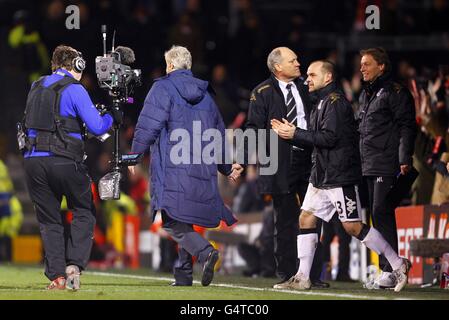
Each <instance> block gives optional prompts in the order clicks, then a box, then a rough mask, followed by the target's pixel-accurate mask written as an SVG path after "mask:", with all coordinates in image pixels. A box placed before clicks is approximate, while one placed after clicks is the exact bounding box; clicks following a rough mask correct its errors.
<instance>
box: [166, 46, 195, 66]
mask: <svg viewBox="0 0 449 320" xmlns="http://www.w3.org/2000/svg"><path fill="white" fill-rule="evenodd" d="M164 57H165V61H166V62H167V63H171V64H172V65H173V67H174V70H178V69H187V70H190V69H191V68H192V55H191V54H190V51H189V50H187V48H185V47H181V46H172V47H171V48H170V50H168V51H165V54H164Z"/></svg>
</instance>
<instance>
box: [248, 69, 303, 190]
mask: <svg viewBox="0 0 449 320" xmlns="http://www.w3.org/2000/svg"><path fill="white" fill-rule="evenodd" d="M294 83H295V85H296V87H297V88H298V91H299V95H300V97H301V100H302V103H303V106H304V113H305V118H306V121H307V126H308V127H309V125H310V113H311V110H312V106H311V102H310V99H309V94H308V89H307V87H306V86H305V85H304V79H303V78H298V79H296V80H295V81H294ZM297 103H298V102H297ZM282 118H287V106H286V104H285V98H284V95H283V93H282V91H281V88H280V87H279V82H278V80H277V79H276V78H275V77H274V76H273V75H271V76H270V78H268V79H267V80H265V81H263V82H262V83H260V84H259V85H257V86H256V87H255V88H254V89H253V91H252V93H251V98H250V103H249V110H248V120H247V123H246V130H252V129H254V130H258V129H259V130H260V129H265V130H267V132H266V133H267V135H266V136H267V139H266V141H258V147H260V146H261V143H263V144H265V148H266V149H265V150H266V154H267V156H268V157H271V158H272V159H274V160H275V159H276V156H277V159H278V163H277V172H276V173H274V174H272V175H261V176H260V179H259V191H260V192H261V193H287V192H288V191H289V181H288V180H289V179H288V177H289V173H290V164H291V157H292V144H291V142H290V141H289V142H287V141H285V140H283V139H281V138H279V137H277V136H276V139H277V143H278V152H277V155H274V154H271V153H270V142H269V138H268V137H269V130H270V129H271V123H270V121H271V119H278V120H280V121H282ZM256 135H257V133H256ZM311 152H312V149H311V148H310V147H309V148H306V150H305V152H303V154H304V156H305V157H308V158H309V159H310V157H311ZM268 165H269V164H267V165H260V167H263V166H265V167H267V166H268ZM298 169H299V170H301V169H302V168H298ZM304 169H305V170H310V167H309V166H308V167H307V168H304Z"/></svg>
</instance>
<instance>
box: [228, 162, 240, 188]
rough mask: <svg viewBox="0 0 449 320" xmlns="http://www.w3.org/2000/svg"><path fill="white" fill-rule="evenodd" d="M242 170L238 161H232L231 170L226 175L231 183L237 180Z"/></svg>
mask: <svg viewBox="0 0 449 320" xmlns="http://www.w3.org/2000/svg"><path fill="white" fill-rule="evenodd" d="M242 172H243V167H242V166H241V165H240V164H238V163H234V164H233V165H232V171H231V173H230V174H229V175H228V179H229V180H231V181H232V182H233V183H236V182H237V180H238V179H239V178H240V175H241V174H242Z"/></svg>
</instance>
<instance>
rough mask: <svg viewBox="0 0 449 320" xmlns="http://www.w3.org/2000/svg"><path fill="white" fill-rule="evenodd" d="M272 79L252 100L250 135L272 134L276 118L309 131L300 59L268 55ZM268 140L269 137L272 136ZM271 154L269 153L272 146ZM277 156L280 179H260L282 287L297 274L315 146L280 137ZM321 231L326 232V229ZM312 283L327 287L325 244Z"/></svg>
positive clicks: (286, 52) (281, 52) (285, 51)
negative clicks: (269, 206) (268, 202)
mask: <svg viewBox="0 0 449 320" xmlns="http://www.w3.org/2000/svg"><path fill="white" fill-rule="evenodd" d="M267 66H268V69H269V70H270V72H271V76H270V78H268V79H267V80H265V81H264V82H262V83H261V84H259V85H258V86H256V88H255V89H254V90H253V92H252V94H251V98H250V105H249V111H248V121H247V124H246V130H263V129H265V130H267V131H268V130H270V129H271V124H270V120H271V119H274V118H275V119H279V120H280V119H282V118H286V119H289V120H290V122H293V123H294V124H295V125H296V126H297V127H299V128H302V129H307V127H308V126H309V117H310V109H311V107H310V101H309V97H308V93H307V89H306V88H305V86H304V80H303V79H302V78H300V76H301V72H300V70H299V66H300V64H299V62H298V57H297V56H296V54H295V53H294V52H293V51H292V50H290V49H289V48H286V47H279V48H275V49H274V50H273V51H271V53H270V54H269V55H268V59H267ZM267 136H268V135H267ZM262 143H266V147H265V148H266V150H270V145H269V141H268V140H267V141H266V142H265V141H259V142H258V144H259V147H260V144H262ZM277 143H278V153H277V154H274V155H272V154H270V157H274V158H276V159H278V166H277V168H278V170H277V172H276V173H275V174H271V175H263V174H262V172H260V173H261V175H260V177H259V180H258V182H259V185H258V186H259V192H261V193H265V194H272V195H273V205H274V217H275V219H274V223H275V258H276V269H277V270H276V271H277V274H278V276H279V277H280V278H281V282H280V283H282V282H285V281H287V280H288V279H289V278H290V277H291V276H292V275H294V274H295V272H296V266H297V251H296V245H295V241H296V236H297V235H298V231H299V230H298V217H299V212H300V210H299V203H300V202H302V201H303V200H304V196H305V193H306V190H307V185H308V180H309V176H310V168H311V153H312V149H311V148H310V147H305V148H297V147H293V146H292V145H291V144H289V143H288V142H286V141H285V140H282V139H279V138H277ZM317 229H318V230H319V233H320V232H321V224H318V226H317ZM316 257H317V259H316V261H315V264H314V267H313V272H312V280H313V283H314V285H315V286H317V287H323V286H324V287H326V286H328V284H325V283H323V282H321V281H320V280H319V278H320V274H321V270H322V261H321V260H322V259H321V244H319V245H318V251H317V254H316Z"/></svg>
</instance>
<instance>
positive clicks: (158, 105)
mask: <svg viewBox="0 0 449 320" xmlns="http://www.w3.org/2000/svg"><path fill="white" fill-rule="evenodd" d="M208 87H209V85H208V82H206V81H203V80H200V79H197V78H194V77H193V75H192V73H191V72H190V71H189V70H176V71H173V72H170V73H169V74H168V75H166V76H164V77H161V78H159V79H156V81H155V83H154V84H153V86H152V88H151V89H150V91H149V92H148V95H147V97H146V98H145V103H144V107H143V109H142V112H141V113H140V115H139V119H138V121H137V125H136V129H135V132H134V139H133V144H132V152H133V153H145V152H148V151H150V155H151V166H150V176H151V183H150V190H151V209H152V212H153V214H154V213H156V212H157V210H162V209H163V210H165V211H166V212H167V214H168V215H169V216H170V217H171V218H173V219H175V220H177V221H181V222H184V223H189V224H196V225H199V226H203V227H209V228H213V227H216V226H218V225H219V223H220V221H221V220H224V221H225V222H226V224H227V225H232V224H233V223H235V222H236V221H237V220H236V219H235V218H234V216H233V215H232V213H231V212H230V211H229V210H228V209H227V208H226V207H225V205H224V203H223V200H222V199H221V197H220V195H219V192H218V184H217V170H218V171H220V172H221V173H222V174H224V175H229V174H230V172H231V165H230V164H217V163H211V164H208V162H207V163H205V162H204V161H203V159H202V158H201V151H202V150H204V147H205V146H207V145H208V144H209V145H210V143H211V141H214V140H215V143H217V145H216V146H218V145H219V144H221V147H222V148H221V151H222V152H221V157H222V160H223V161H221V163H223V162H224V159H225V156H224V141H225V136H224V133H225V130H224V129H225V127H224V124H223V119H222V117H221V115H220V112H219V110H218V108H217V106H216V104H215V102H214V101H213V99H212V97H211V95H210V94H209V92H208ZM199 128H200V130H199ZM207 129H218V131H215V133H216V134H217V133H219V135H220V136H221V140H220V139H214V140H208V139H204V138H203V139H201V137H202V134H203V133H204V131H205V130H207ZM174 130H177V131H174ZM180 131H182V132H183V133H184V134H181V135H180V134H178V133H179V132H180ZM209 132H210V131H209ZM194 133H195V136H194ZM186 134H188V139H185V138H186ZM181 136H184V138H182V137H181ZM195 139H196V140H195ZM202 140H208V141H202ZM194 141H196V146H194ZM181 146H183V147H184V148H183V149H182V150H180V149H181V148H180V147H181ZM200 146H201V148H200ZM209 150H210V149H209ZM219 152H220V148H215V149H214V150H213V151H212V153H211V154H212V155H215V156H218V154H219ZM179 156H182V157H183V159H188V161H181V163H179V162H180V161H179ZM175 158H176V159H175ZM195 158H196V160H195ZM194 160H195V161H194ZM198 160H199V161H198Z"/></svg>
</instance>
